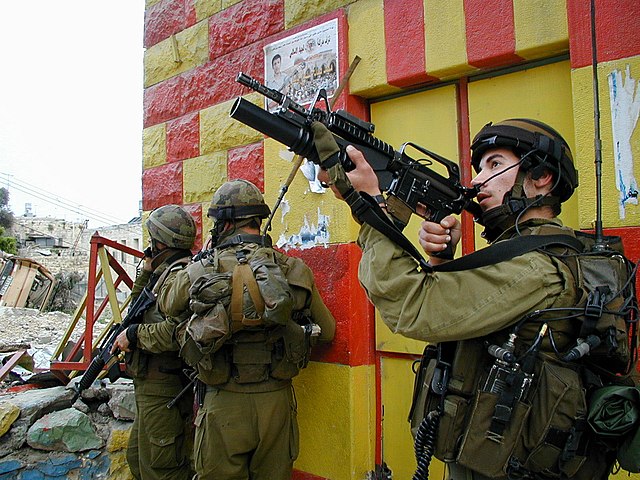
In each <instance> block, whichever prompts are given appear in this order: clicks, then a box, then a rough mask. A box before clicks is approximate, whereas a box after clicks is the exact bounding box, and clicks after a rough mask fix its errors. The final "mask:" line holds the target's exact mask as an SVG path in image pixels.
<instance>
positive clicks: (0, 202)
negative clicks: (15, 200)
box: [0, 187, 13, 231]
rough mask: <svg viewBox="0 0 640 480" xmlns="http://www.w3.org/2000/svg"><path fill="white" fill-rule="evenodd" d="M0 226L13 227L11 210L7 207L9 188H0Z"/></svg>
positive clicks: (8, 228) (9, 228) (6, 228)
mask: <svg viewBox="0 0 640 480" xmlns="http://www.w3.org/2000/svg"><path fill="white" fill-rule="evenodd" d="M0 227H3V228H4V230H5V231H6V230H11V227H13V212H12V211H11V210H10V209H9V190H7V189H6V188H4V187H1V188H0Z"/></svg>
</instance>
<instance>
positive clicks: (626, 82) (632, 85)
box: [609, 65, 640, 219]
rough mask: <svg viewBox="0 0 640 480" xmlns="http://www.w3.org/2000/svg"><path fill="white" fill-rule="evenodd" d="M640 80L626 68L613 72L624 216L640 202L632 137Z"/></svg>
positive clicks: (638, 108) (639, 105) (613, 122)
mask: <svg viewBox="0 0 640 480" xmlns="http://www.w3.org/2000/svg"><path fill="white" fill-rule="evenodd" d="M636 84H637V81H636V79H635V78H633V77H632V76H631V69H630V67H629V65H627V68H626V71H625V72H624V73H623V72H621V71H620V70H614V71H613V72H611V73H610V74H609V91H610V96H611V128H612V133H613V155H614V164H615V172H616V188H617V189H618V191H619V192H620V203H619V210H620V219H624V218H625V213H626V211H625V208H626V206H627V205H637V204H638V183H637V182H636V177H635V175H634V172H633V150H632V148H631V137H632V135H633V132H634V130H635V129H636V126H637V125H638V115H639V114H640V94H638V90H637V88H636Z"/></svg>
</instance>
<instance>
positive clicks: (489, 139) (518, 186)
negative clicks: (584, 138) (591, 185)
mask: <svg viewBox="0 0 640 480" xmlns="http://www.w3.org/2000/svg"><path fill="white" fill-rule="evenodd" d="M495 148H508V149H510V150H512V151H513V152H514V153H515V154H516V155H517V156H518V157H519V158H520V168H519V170H518V174H517V177H516V181H515V183H514V186H513V187H512V188H511V190H510V191H509V192H507V193H506V194H505V196H504V198H503V201H502V205H500V206H498V207H495V208H492V209H490V210H487V211H485V212H483V213H482V215H481V216H480V217H479V218H477V219H476V220H477V221H478V223H480V224H481V225H484V226H485V227H486V228H485V231H484V232H483V236H484V237H485V238H486V239H487V240H489V241H492V240H494V239H495V238H497V236H499V235H500V233H502V232H503V231H504V230H506V229H507V228H509V227H510V226H512V225H514V224H515V222H516V219H517V218H518V216H519V215H521V214H522V213H523V212H524V211H525V210H527V209H528V208H530V207H532V206H534V205H535V206H549V207H551V208H553V209H554V212H555V213H556V214H557V213H559V212H560V205H561V203H562V202H565V201H566V200H568V199H569V197H571V195H572V194H573V192H574V190H575V189H576V188H577V187H578V171H577V170H576V169H575V167H574V165H573V157H572V155H571V149H570V148H569V145H568V144H567V142H566V141H565V139H564V138H563V137H562V136H561V135H560V134H559V133H558V132H557V131H556V130H554V129H553V128H551V127H550V126H549V125H547V124H545V123H543V122H540V121H538V120H532V119H527V118H512V119H508V120H504V121H501V122H498V123H488V124H486V125H485V126H484V127H483V128H482V129H481V130H480V132H478V134H477V135H476V136H475V138H474V139H473V142H472V144H471V151H472V155H471V164H472V165H473V168H474V169H475V171H476V172H479V171H480V160H481V158H482V156H483V155H484V153H485V152H486V151H487V150H490V149H495ZM545 169H548V170H549V171H551V172H553V175H554V186H553V189H552V191H551V192H550V193H549V194H548V195H545V196H542V195H539V196H537V197H535V198H528V197H527V196H526V194H525V192H524V181H525V177H526V175H527V174H528V173H530V174H531V176H532V178H534V179H536V178H539V177H540V176H541V175H542V174H543V173H544V171H545Z"/></svg>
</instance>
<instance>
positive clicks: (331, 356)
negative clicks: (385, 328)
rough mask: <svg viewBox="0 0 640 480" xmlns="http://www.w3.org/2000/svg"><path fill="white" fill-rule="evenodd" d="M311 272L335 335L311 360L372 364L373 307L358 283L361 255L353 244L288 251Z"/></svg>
mask: <svg viewBox="0 0 640 480" xmlns="http://www.w3.org/2000/svg"><path fill="white" fill-rule="evenodd" d="M286 253H287V255H290V256H292V257H298V258H302V259H303V260H304V261H305V263H306V264H307V265H309V267H310V268H311V269H312V270H313V273H314V276H315V280H316V286H317V288H318V291H319V292H320V295H321V296H322V298H323V300H324V302H325V304H326V305H327V307H328V308H329V310H331V313H332V314H333V316H334V317H335V319H336V335H335V338H334V339H333V342H332V343H331V344H330V345H317V346H315V347H314V349H313V352H312V358H313V359H314V360H318V361H321V362H327V363H340V364H343V365H350V366H352V367H355V366H358V365H372V364H373V363H374V361H375V358H374V351H375V346H374V344H373V342H374V338H375V334H374V330H375V325H374V313H373V306H372V305H371V303H370V302H369V300H368V299H367V297H366V294H365V292H364V290H363V288H362V287H361V285H360V282H359V281H358V263H359V261H360V258H361V256H362V254H361V251H360V248H358V246H357V245H356V244H355V243H347V244H339V245H330V246H329V247H327V248H325V247H314V248H310V249H307V250H288V251H287V252H286Z"/></svg>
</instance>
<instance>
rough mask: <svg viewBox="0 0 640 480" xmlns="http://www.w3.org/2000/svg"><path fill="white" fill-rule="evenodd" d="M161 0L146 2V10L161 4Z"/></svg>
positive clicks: (148, 0) (147, 0)
mask: <svg viewBox="0 0 640 480" xmlns="http://www.w3.org/2000/svg"><path fill="white" fill-rule="evenodd" d="M160 1H161V0H146V1H145V3H144V6H145V8H149V7H151V6H152V5H155V4H156V3H160Z"/></svg>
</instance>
